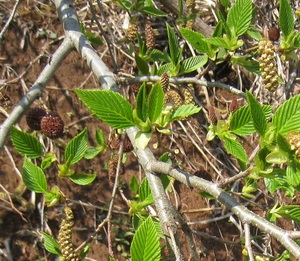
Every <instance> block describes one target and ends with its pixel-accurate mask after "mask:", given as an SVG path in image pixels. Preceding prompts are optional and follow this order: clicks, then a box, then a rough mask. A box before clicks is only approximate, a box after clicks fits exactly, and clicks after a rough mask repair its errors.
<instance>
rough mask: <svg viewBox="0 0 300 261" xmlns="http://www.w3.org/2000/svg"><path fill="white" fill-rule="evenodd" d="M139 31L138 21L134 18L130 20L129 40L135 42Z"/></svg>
mask: <svg viewBox="0 0 300 261" xmlns="http://www.w3.org/2000/svg"><path fill="white" fill-rule="evenodd" d="M137 31H138V21H136V20H132V21H130V25H129V27H128V29H127V39H128V41H129V42H132V43H133V42H135V39H136V33H137Z"/></svg>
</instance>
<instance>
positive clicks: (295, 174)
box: [286, 165, 300, 187]
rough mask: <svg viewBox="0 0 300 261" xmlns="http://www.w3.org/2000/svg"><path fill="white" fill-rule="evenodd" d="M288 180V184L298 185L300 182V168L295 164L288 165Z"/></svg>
mask: <svg viewBox="0 0 300 261" xmlns="http://www.w3.org/2000/svg"><path fill="white" fill-rule="evenodd" d="M286 180H287V182H288V184H290V185H291V186H293V187H296V186H298V185H299V184H300V170H299V169H298V168H296V167H295V166H294V165H291V166H287V168H286Z"/></svg>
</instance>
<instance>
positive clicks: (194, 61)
mask: <svg viewBox="0 0 300 261" xmlns="http://www.w3.org/2000/svg"><path fill="white" fill-rule="evenodd" d="M207 61H208V56H207V55H206V54H205V55H201V56H193V57H190V58H188V59H185V60H184V61H183V62H182V64H181V67H180V73H179V74H185V73H189V72H192V71H195V70H197V69H199V68H200V67H202V66H203V65H205V64H206V63H207Z"/></svg>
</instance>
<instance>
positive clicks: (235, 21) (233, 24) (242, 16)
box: [226, 0, 252, 36]
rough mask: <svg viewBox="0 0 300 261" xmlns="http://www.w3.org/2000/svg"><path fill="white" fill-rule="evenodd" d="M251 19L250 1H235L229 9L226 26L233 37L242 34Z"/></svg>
mask: <svg viewBox="0 0 300 261" xmlns="http://www.w3.org/2000/svg"><path fill="white" fill-rule="evenodd" d="M251 19H252V0H236V1H235V3H234V4H233V6H232V7H231V8H230V10H229V12H228V15H227V21H226V24H227V26H228V27H229V28H230V30H231V32H232V33H233V34H234V35H235V36H240V35H242V34H244V33H245V32H246V31H247V30H248V28H249V25H250V23H251Z"/></svg>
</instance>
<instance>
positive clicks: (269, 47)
mask: <svg viewBox="0 0 300 261" xmlns="http://www.w3.org/2000/svg"><path fill="white" fill-rule="evenodd" d="M258 54H259V59H258V61H259V68H260V72H261V77H262V81H263V83H264V85H265V88H267V89H269V90H271V91H274V90H276V89H277V88H278V78H279V77H278V71H277V62H276V59H275V48H274V45H273V43H272V42H271V41H269V40H261V41H260V42H259V44H258Z"/></svg>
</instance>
